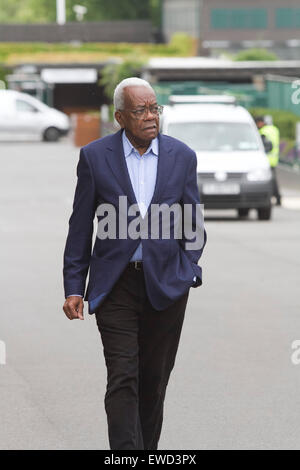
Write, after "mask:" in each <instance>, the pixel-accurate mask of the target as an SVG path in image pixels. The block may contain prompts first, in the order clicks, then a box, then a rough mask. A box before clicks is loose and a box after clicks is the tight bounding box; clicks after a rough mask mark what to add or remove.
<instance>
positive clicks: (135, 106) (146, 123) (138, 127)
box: [115, 86, 159, 143]
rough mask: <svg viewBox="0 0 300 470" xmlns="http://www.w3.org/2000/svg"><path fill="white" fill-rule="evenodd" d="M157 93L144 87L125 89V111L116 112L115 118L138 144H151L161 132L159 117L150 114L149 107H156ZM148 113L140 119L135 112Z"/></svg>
mask: <svg viewBox="0 0 300 470" xmlns="http://www.w3.org/2000/svg"><path fill="white" fill-rule="evenodd" d="M156 104H157V102H156V96H155V93H154V92H153V91H152V90H151V89H150V88H147V87H144V86H130V87H126V88H124V110H123V111H116V113H115V117H116V119H117V121H118V123H119V124H120V126H121V127H122V128H124V129H125V131H126V134H127V135H128V137H130V136H131V137H133V138H134V139H135V140H136V141H137V142H141V143H143V142H145V143H147V142H150V141H151V140H152V139H154V138H155V137H156V136H157V134H158V130H159V115H158V114H153V113H151V112H150V110H149V107H151V106H153V105H156ZM145 108H147V111H146V112H145V113H144V115H143V116H142V117H141V118H140V119H137V118H136V114H135V113H134V111H137V110H140V109H145Z"/></svg>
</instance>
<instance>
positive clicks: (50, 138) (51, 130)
mask: <svg viewBox="0 0 300 470" xmlns="http://www.w3.org/2000/svg"><path fill="white" fill-rule="evenodd" d="M43 137H44V140H45V141H46V142H57V141H58V139H59V137H60V132H59V130H58V129H57V128H56V127H48V129H46V130H45V132H44V136H43Z"/></svg>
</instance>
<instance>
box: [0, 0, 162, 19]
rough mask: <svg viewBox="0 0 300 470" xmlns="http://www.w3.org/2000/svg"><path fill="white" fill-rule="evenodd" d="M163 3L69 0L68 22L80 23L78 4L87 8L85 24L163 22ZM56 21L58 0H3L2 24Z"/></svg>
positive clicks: (157, 0)
mask: <svg viewBox="0 0 300 470" xmlns="http://www.w3.org/2000/svg"><path fill="white" fill-rule="evenodd" d="M160 1H161V0H66V17H67V21H76V15H75V12H74V10H73V7H74V5H77V4H80V5H82V6H85V7H87V13H86V15H85V16H84V21H101V20H118V19H132V20H135V19H152V20H153V21H154V22H155V23H156V24H158V22H159V15H160V13H159V12H160ZM55 20H56V0H0V23H47V22H55Z"/></svg>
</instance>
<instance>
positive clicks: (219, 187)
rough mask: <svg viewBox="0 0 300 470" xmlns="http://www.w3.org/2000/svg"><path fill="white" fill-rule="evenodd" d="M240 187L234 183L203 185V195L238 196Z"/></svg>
mask: <svg viewBox="0 0 300 470" xmlns="http://www.w3.org/2000/svg"><path fill="white" fill-rule="evenodd" d="M240 191H241V188H240V185H239V184H235V183H204V184H203V187H202V192H203V194H239V193H240Z"/></svg>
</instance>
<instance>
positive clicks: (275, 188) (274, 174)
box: [271, 166, 281, 204]
mask: <svg viewBox="0 0 300 470" xmlns="http://www.w3.org/2000/svg"><path fill="white" fill-rule="evenodd" d="M271 171H272V191H273V194H272V196H275V197H276V202H277V203H278V204H279V203H280V201H281V195H280V191H279V185H278V178H277V172H276V167H274V166H273V167H271Z"/></svg>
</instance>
